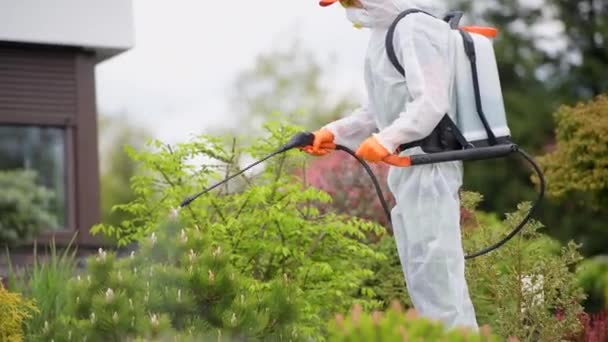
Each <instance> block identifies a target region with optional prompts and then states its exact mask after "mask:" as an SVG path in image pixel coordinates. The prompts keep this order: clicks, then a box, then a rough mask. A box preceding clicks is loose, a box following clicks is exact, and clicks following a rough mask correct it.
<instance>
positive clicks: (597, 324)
mask: <svg viewBox="0 0 608 342" xmlns="http://www.w3.org/2000/svg"><path fill="white" fill-rule="evenodd" d="M580 321H581V325H582V326H583V330H582V331H581V334H580V335H579V337H578V338H577V339H575V341H577V342H604V341H608V317H607V312H606V311H604V312H600V313H596V314H587V313H584V314H582V315H581V316H580Z"/></svg>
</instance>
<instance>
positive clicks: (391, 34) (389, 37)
mask: <svg viewBox="0 0 608 342" xmlns="http://www.w3.org/2000/svg"><path fill="white" fill-rule="evenodd" d="M414 13H424V14H427V15H430V16H431V17H435V16H434V15H432V14H430V13H428V12H425V11H423V10H420V9H416V8H410V9H408V10H405V11H403V12H401V13H400V14H399V15H398V16H397V18H395V20H394V21H393V23H392V24H391V26H390V27H389V28H388V32H387V33H386V42H385V44H384V45H385V47H386V53H387V54H388V59H389V60H390V61H391V63H392V64H393V66H394V67H395V69H397V71H399V73H400V74H401V75H403V76H405V70H404V69H403V67H402V66H401V63H399V59H397V55H396V54H395V46H394V44H393V39H394V38H395V29H396V28H397V24H399V22H400V21H401V19H403V18H405V17H407V16H408V15H410V14H414Z"/></svg>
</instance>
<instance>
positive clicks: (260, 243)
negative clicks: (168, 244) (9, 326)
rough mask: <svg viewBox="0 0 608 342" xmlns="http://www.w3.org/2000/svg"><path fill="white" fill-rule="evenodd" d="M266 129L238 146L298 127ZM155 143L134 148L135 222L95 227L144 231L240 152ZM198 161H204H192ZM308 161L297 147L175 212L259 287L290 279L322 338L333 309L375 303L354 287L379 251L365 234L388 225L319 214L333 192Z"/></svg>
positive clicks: (303, 319)
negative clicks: (315, 181) (302, 173)
mask: <svg viewBox="0 0 608 342" xmlns="http://www.w3.org/2000/svg"><path fill="white" fill-rule="evenodd" d="M267 128H268V130H269V135H270V137H268V138H266V139H259V140H257V142H255V143H254V144H253V145H252V146H251V147H250V148H249V149H246V150H244V152H248V153H249V154H250V155H251V156H253V157H254V158H260V157H262V156H264V155H266V154H268V153H270V152H271V151H274V150H276V149H277V148H278V147H280V146H282V145H283V144H284V143H285V142H286V141H287V139H289V138H290V137H291V136H292V135H293V134H295V133H296V132H297V131H299V129H297V128H295V127H285V126H282V125H279V124H270V125H268V126H267ZM152 147H155V148H156V150H153V151H149V150H148V151H139V152H136V151H134V150H131V151H130V154H131V156H132V157H133V158H134V159H135V160H136V161H138V162H139V163H140V164H141V167H142V173H141V174H140V175H138V176H136V177H133V179H132V187H133V190H134V192H135V194H136V196H137V197H136V198H135V199H134V200H133V201H131V202H130V203H128V204H125V205H121V206H119V208H120V209H121V210H124V211H125V212H128V213H130V214H132V219H130V220H125V221H123V222H122V223H121V224H120V225H117V226H115V225H100V226H97V227H95V228H94V231H97V232H103V233H105V234H107V235H109V236H110V237H112V238H115V239H116V240H117V241H119V242H120V243H123V244H126V243H129V242H131V241H137V240H139V239H141V238H142V237H144V236H148V235H149V234H150V233H151V232H152V231H154V229H156V227H157V226H158V224H159V223H160V222H162V221H163V220H165V219H166V217H167V215H168V213H170V212H172V211H174V210H175V209H174V208H175V207H177V206H178V204H179V203H180V202H181V201H182V200H183V199H184V198H185V197H186V196H188V195H191V194H193V193H196V192H197V191H200V189H204V188H206V187H207V186H209V185H210V184H212V183H213V182H216V181H217V180H218V179H223V178H224V177H226V176H227V175H229V174H232V173H234V172H236V171H238V170H239V163H238V161H239V159H240V156H241V153H242V152H243V150H241V149H239V148H238V147H236V146H233V147H230V146H228V147H226V145H225V144H224V143H223V141H222V140H221V139H217V138H213V137H207V136H202V137H198V138H197V139H195V140H193V141H192V142H190V143H186V144H180V145H178V146H169V145H165V144H162V143H160V142H155V143H154V145H153V146H152ZM194 157H197V158H201V157H203V158H201V159H203V160H206V161H205V162H204V164H202V165H195V164H193V163H192V162H191V161H192V159H193V158H194ZM304 162H305V159H304V156H303V154H302V153H301V152H300V151H292V152H289V153H285V154H282V155H280V156H277V157H276V158H274V159H272V160H269V161H268V162H267V163H266V164H265V167H264V170H263V171H261V172H260V173H259V174H257V175H251V174H249V175H246V176H243V177H241V178H240V179H239V181H240V183H238V182H237V183H233V184H231V185H229V186H225V187H224V186H222V187H220V189H218V190H216V191H215V192H213V193H209V194H207V195H205V196H202V197H200V198H199V199H198V200H197V201H195V202H192V204H191V205H190V206H188V207H186V208H184V209H182V210H181V211H179V212H177V211H175V212H174V213H175V214H177V215H178V218H179V220H180V223H181V224H182V225H183V226H184V227H189V228H195V227H198V229H199V230H200V231H201V233H202V234H204V235H206V236H208V237H209V238H210V239H212V240H213V241H214V242H216V243H218V244H220V245H222V246H226V248H227V251H229V253H230V256H229V261H230V264H231V265H232V266H233V267H234V268H235V271H236V272H237V273H240V274H243V275H244V276H247V277H251V278H252V279H254V280H255V281H259V282H261V283H262V284H267V283H272V282H274V281H277V280H279V279H284V278H287V279H289V280H290V282H292V283H293V285H294V287H295V288H296V289H297V291H296V293H297V295H298V297H299V298H301V299H303V300H304V303H305V304H304V305H301V306H300V307H299V308H298V311H299V312H298V314H299V317H300V319H299V324H301V326H302V327H303V331H304V332H303V333H306V334H308V335H311V336H319V334H320V333H321V331H320V329H322V328H323V323H324V322H325V320H326V319H328V318H329V317H330V316H331V315H333V314H334V313H335V312H338V311H343V310H346V309H347V308H348V307H350V306H351V305H352V304H353V303H355V302H361V303H363V304H365V305H366V306H368V307H373V306H374V305H375V304H376V302H375V301H373V300H372V299H371V297H372V295H371V294H367V295H364V296H361V295H360V294H359V292H358V290H359V288H360V286H361V284H362V282H363V281H364V280H365V279H367V278H369V277H370V276H371V271H370V270H369V268H368V267H367V263H368V262H369V260H376V259H381V258H382V257H383V256H382V254H381V253H378V252H376V251H374V250H373V249H372V248H371V247H370V246H368V245H367V244H366V243H365V238H366V236H368V235H381V234H382V232H383V231H384V230H383V229H382V228H381V227H379V226H378V225H375V224H373V223H371V222H368V221H365V220H361V219H358V218H350V217H346V216H344V215H337V214H335V213H332V212H328V213H321V212H319V210H318V204H319V203H327V202H329V201H330V197H329V196H328V195H327V194H325V193H323V192H321V191H319V190H317V189H314V188H311V187H308V186H307V184H306V183H305V182H303V180H302V179H301V178H298V177H297V176H295V175H294V172H293V170H294V169H297V168H300V169H301V168H302V167H304V165H305V164H304ZM239 185H246V186H239ZM227 253H228V252H227Z"/></svg>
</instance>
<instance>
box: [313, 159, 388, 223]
mask: <svg viewBox="0 0 608 342" xmlns="http://www.w3.org/2000/svg"><path fill="white" fill-rule="evenodd" d="M370 167H371V169H372V170H373V171H374V174H375V175H376V177H377V178H378V181H379V183H380V186H381V188H382V192H383V193H384V196H385V198H386V200H387V203H388V205H389V208H392V207H393V206H394V199H393V198H392V196H391V194H390V191H389V189H388V185H387V182H386V177H387V175H388V169H389V167H388V165H386V164H383V163H377V164H370ZM303 177H304V178H305V180H306V182H307V183H308V184H310V185H312V186H313V187H315V188H318V189H321V190H323V191H325V192H327V193H328V194H329V195H330V196H331V197H332V198H333V201H332V203H329V204H327V205H324V206H322V207H321V208H320V210H321V211H324V210H329V209H330V208H331V210H333V211H336V212H339V213H342V214H346V215H349V216H356V217H360V218H363V219H367V220H371V221H374V222H378V223H380V224H382V225H383V226H385V227H388V226H389V225H388V219H387V217H386V215H385V213H384V210H383V209H382V205H381V204H380V200H379V199H378V195H377V194H376V192H375V191H374V188H373V185H372V181H371V179H370V177H369V176H368V175H367V173H366V172H365V170H364V169H363V167H362V166H361V165H360V164H359V162H357V161H356V160H355V159H354V158H353V157H351V156H350V155H348V154H346V153H342V152H335V153H331V154H330V155H327V156H324V157H319V158H314V159H312V160H311V162H310V163H309V164H308V167H307V168H306V169H305V170H304V172H303Z"/></svg>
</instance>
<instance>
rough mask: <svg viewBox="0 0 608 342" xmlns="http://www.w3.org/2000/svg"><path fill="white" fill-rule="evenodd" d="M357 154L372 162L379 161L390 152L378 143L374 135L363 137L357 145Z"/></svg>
mask: <svg viewBox="0 0 608 342" xmlns="http://www.w3.org/2000/svg"><path fill="white" fill-rule="evenodd" d="M356 154H357V156H358V157H360V158H362V159H365V160H367V161H369V162H372V163H377V162H381V161H382V160H383V159H384V158H386V157H388V156H389V155H390V154H391V153H390V152H389V151H388V150H387V149H386V148H384V146H382V145H380V143H379V142H378V140H376V138H374V137H369V138H367V139H365V141H363V142H362V143H361V145H359V149H358V150H357V153H356Z"/></svg>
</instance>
